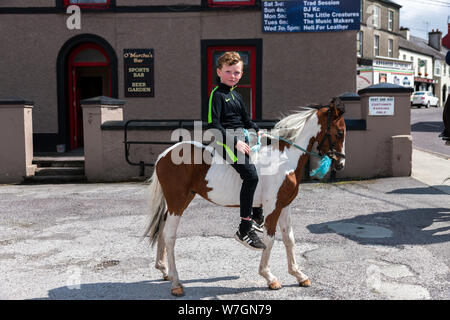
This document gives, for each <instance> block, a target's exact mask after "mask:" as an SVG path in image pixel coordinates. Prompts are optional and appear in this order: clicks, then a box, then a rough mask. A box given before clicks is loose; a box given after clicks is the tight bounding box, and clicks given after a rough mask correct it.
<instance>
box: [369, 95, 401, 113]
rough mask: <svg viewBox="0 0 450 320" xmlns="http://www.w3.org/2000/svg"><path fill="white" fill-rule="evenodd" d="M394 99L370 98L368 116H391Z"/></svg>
mask: <svg viewBox="0 0 450 320" xmlns="http://www.w3.org/2000/svg"><path fill="white" fill-rule="evenodd" d="M394 104H395V98H394V97H370V98H369V116H393V115H394Z"/></svg>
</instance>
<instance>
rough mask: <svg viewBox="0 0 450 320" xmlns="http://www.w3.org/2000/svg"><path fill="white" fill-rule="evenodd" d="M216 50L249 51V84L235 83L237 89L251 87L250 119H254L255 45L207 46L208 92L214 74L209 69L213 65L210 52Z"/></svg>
mask: <svg viewBox="0 0 450 320" xmlns="http://www.w3.org/2000/svg"><path fill="white" fill-rule="evenodd" d="M215 50H217V51H248V52H250V84H239V83H238V84H237V85H236V87H237V90H238V91H239V88H251V89H252V91H251V101H250V103H251V106H249V107H250V110H251V114H250V118H251V119H252V120H254V119H255V116H256V47H255V46H210V47H208V48H207V59H208V93H210V92H211V91H212V90H213V89H214V86H213V80H214V79H213V76H212V75H213V74H215V70H211V69H210V68H211V66H212V65H213V61H212V53H213V52H214V51H215Z"/></svg>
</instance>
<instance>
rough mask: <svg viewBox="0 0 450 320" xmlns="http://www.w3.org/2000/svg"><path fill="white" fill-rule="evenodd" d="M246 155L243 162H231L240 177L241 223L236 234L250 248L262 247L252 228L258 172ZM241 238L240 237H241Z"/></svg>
mask: <svg viewBox="0 0 450 320" xmlns="http://www.w3.org/2000/svg"><path fill="white" fill-rule="evenodd" d="M247 158H248V156H246V161H245V163H242V164H241V163H233V164H232V165H231V166H232V167H233V168H234V169H235V170H236V171H237V172H238V173H239V175H240V176H241V178H242V187H241V192H240V216H241V223H240V225H239V231H238V234H237V236H238V237H239V238H240V240H239V241H240V242H242V243H243V241H242V240H243V238H246V235H248V237H247V238H246V239H244V240H246V241H247V244H245V243H243V244H244V245H248V246H249V247H251V248H252V249H264V248H265V246H264V244H263V243H262V241H261V240H260V239H259V237H258V236H257V235H256V234H255V233H254V232H253V230H252V205H253V196H254V194H255V190H256V186H257V185H258V174H257V172H256V168H255V165H254V164H252V163H250V161H249V159H247ZM241 238H242V239H241Z"/></svg>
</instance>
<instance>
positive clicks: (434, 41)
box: [428, 29, 442, 51]
mask: <svg viewBox="0 0 450 320" xmlns="http://www.w3.org/2000/svg"><path fill="white" fill-rule="evenodd" d="M441 41H442V32H441V31H439V29H436V31H434V29H433V31H431V32H428V45H429V46H430V47H432V48H434V49H436V50H437V51H441V46H442V43H441Z"/></svg>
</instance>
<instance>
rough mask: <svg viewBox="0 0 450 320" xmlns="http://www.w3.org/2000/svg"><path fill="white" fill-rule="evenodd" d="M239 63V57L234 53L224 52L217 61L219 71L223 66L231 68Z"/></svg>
mask: <svg viewBox="0 0 450 320" xmlns="http://www.w3.org/2000/svg"><path fill="white" fill-rule="evenodd" d="M239 62H242V59H241V56H240V55H239V53H237V52H235V51H228V52H225V53H224V54H223V55H221V56H220V58H219V60H218V61H217V63H218V65H219V66H218V67H219V69H222V67H223V66H224V65H227V66H233V65H235V64H238V63H239Z"/></svg>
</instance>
